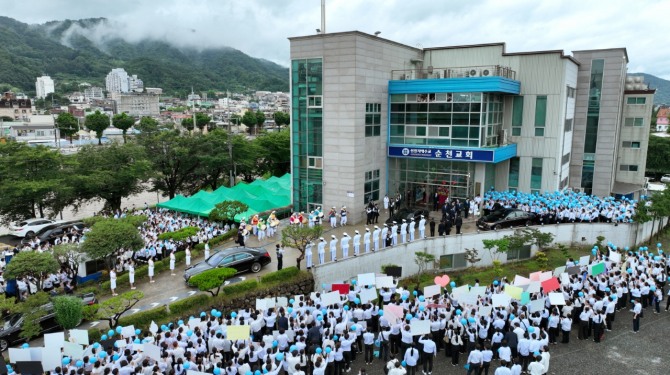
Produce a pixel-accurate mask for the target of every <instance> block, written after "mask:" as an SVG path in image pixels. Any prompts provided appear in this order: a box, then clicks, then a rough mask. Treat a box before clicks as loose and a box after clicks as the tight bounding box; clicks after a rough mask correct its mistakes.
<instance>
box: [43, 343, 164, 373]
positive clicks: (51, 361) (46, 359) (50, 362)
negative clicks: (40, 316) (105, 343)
mask: <svg viewBox="0 0 670 375" xmlns="http://www.w3.org/2000/svg"><path fill="white" fill-rule="evenodd" d="M61 359H62V353H61V352H60V349H58V350H54V349H50V348H49V347H45V349H44V350H43V351H42V368H43V369H44V371H53V370H54V369H55V368H56V367H58V366H60V365H61ZM159 359H160V358H159Z"/></svg>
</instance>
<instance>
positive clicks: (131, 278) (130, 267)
mask: <svg viewBox="0 0 670 375" xmlns="http://www.w3.org/2000/svg"><path fill="white" fill-rule="evenodd" d="M128 282H129V283H130V289H131V290H135V289H137V288H136V287H135V265H134V264H133V262H132V261H131V262H130V263H129V264H128Z"/></svg>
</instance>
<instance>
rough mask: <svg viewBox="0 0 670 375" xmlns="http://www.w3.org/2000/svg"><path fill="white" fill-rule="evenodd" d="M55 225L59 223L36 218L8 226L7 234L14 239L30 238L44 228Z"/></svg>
mask: <svg viewBox="0 0 670 375" xmlns="http://www.w3.org/2000/svg"><path fill="white" fill-rule="evenodd" d="M57 223H60V221H55V220H49V219H37V218H33V219H28V220H23V221H21V222H19V223H12V224H10V225H9V234H11V235H13V236H16V237H32V236H34V235H35V233H37V232H39V231H40V230H42V229H43V228H44V227H46V226H49V225H52V224H57Z"/></svg>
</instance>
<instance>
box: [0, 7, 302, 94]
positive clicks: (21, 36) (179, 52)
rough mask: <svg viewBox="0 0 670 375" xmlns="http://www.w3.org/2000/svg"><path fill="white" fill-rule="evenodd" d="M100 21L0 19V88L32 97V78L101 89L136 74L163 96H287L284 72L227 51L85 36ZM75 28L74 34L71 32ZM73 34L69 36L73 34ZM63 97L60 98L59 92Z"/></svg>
mask: <svg viewBox="0 0 670 375" xmlns="http://www.w3.org/2000/svg"><path fill="white" fill-rule="evenodd" d="M100 22H107V21H106V20H105V19H104V18H99V19H86V20H78V21H71V20H66V21H53V22H48V23H46V24H42V25H29V24H25V23H22V22H19V21H16V20H14V19H12V18H7V17H0V84H4V85H11V86H13V87H16V88H18V89H20V90H21V91H24V92H26V93H29V94H31V93H34V91H35V78H36V77H38V76H40V75H42V74H47V75H50V76H51V77H52V78H54V80H56V91H57V92H59V91H60V90H59V84H64V83H65V84H67V83H68V82H69V83H72V82H77V83H78V82H89V83H91V84H96V85H100V86H103V87H104V79H105V76H106V75H107V73H109V71H110V70H111V69H112V68H124V69H126V71H127V72H128V73H129V74H137V75H138V77H139V78H140V79H142V80H143V81H144V85H145V87H162V88H163V90H164V92H166V93H167V94H180V95H183V94H184V93H186V92H190V90H191V87H194V88H195V89H196V90H199V91H202V90H209V89H213V90H231V91H238V90H246V89H251V90H271V91H278V90H281V91H288V79H289V76H288V68H285V67H282V66H280V65H277V64H275V63H272V62H270V61H267V60H263V59H256V58H253V57H250V56H248V55H246V54H244V53H242V52H241V51H238V50H235V49H232V48H216V49H204V50H196V49H185V48H177V47H174V46H172V45H170V44H168V43H165V42H160V41H155V40H143V41H140V42H138V43H129V42H126V41H125V40H123V39H120V38H112V39H109V40H105V41H104V43H100V41H94V40H92V39H93V38H91V39H89V38H88V37H87V36H86V31H87V30H88V29H89V28H91V27H93V26H95V25H96V24H97V23H100ZM73 25H74V26H76V27H75V28H73V27H72V26H73ZM73 29H75V30H78V32H72V30H73ZM61 93H62V92H61Z"/></svg>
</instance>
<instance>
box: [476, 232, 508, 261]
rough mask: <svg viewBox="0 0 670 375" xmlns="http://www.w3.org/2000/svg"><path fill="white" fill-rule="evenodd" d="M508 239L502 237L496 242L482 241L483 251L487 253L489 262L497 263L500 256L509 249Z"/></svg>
mask: <svg viewBox="0 0 670 375" xmlns="http://www.w3.org/2000/svg"><path fill="white" fill-rule="evenodd" d="M509 241H510V240H509V238H506V237H503V238H500V239H497V240H482V243H483V244H484V249H486V251H488V252H489V255H490V256H491V260H493V261H496V260H497V261H499V260H500V255H501V254H503V253H506V252H507V250H509V248H510V243H509Z"/></svg>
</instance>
